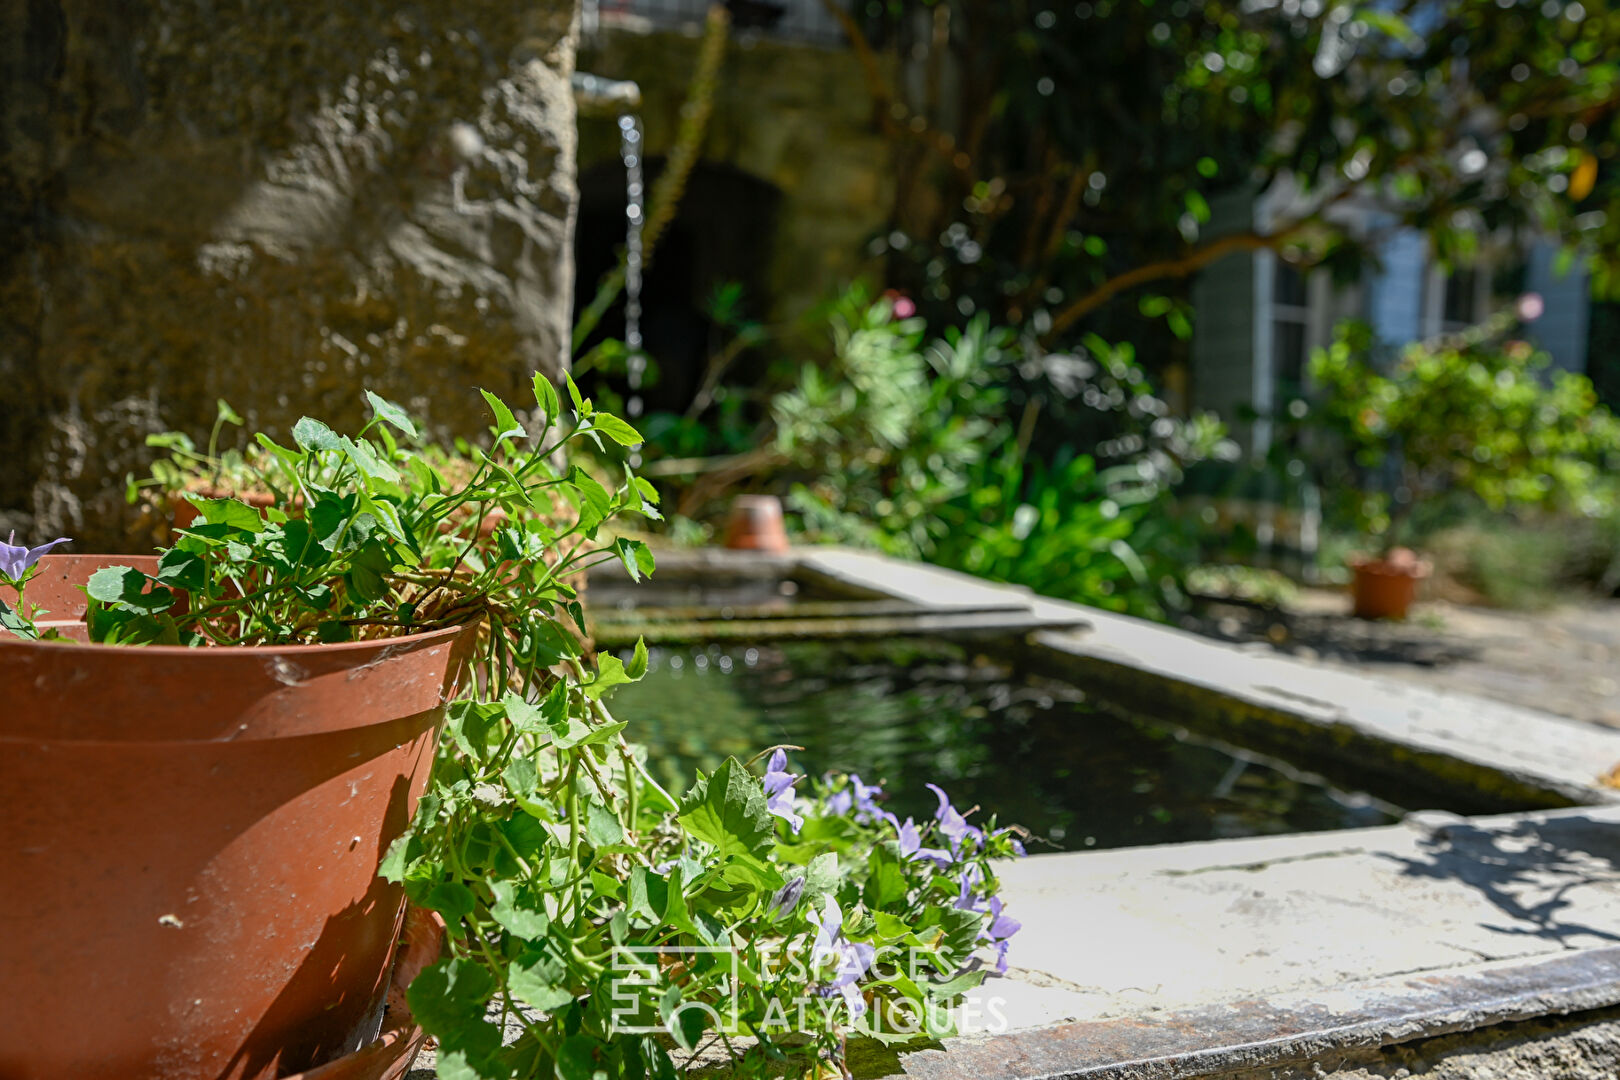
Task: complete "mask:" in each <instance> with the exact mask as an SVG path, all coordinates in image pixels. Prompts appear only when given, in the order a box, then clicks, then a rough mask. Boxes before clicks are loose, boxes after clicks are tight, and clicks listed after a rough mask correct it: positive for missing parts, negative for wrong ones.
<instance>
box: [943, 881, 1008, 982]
mask: <svg viewBox="0 0 1620 1080" xmlns="http://www.w3.org/2000/svg"><path fill="white" fill-rule="evenodd" d="M982 880H983V874H982V873H981V872H980V870H979V868H978V866H976V865H972V864H970V865H969V866H968V868H967V869H966V870H964V871H962V875H961V877H959V878H958V879H957V884H958V886H959V891H958V893H957V896H956V903H955V905H954V906H955V907H957V908H959V909H961V910H963V911H977V912H979V913H981V914H987V915H989V916H990V918H989V921H987V922H986V923H985V926H984V929H983V930H981V931H979V940H980V941H983V942H986V943H987V944H989V945H991V946H993V947H994V948H995V950H996V973H997V974H998V975H1005V974H1007V948H1008V945H1009V943H1010V939H1011V938H1012V936H1013V935H1014V934H1016V933H1018V931H1019V930H1021V929H1023V925H1024V924H1023V923H1021V922H1019V921H1018V920H1017V919H1015V918H1013V917H1012V916H1011V915H1004V914H1002V911H1001V906H1002V905H1001V897H999V896H992V897H990V899H989V900H988V901H985V900H981V899H979V897H978V896H977V895H975V894H976V892H977V890H978V886H979V884H980V882H981V881H982Z"/></svg>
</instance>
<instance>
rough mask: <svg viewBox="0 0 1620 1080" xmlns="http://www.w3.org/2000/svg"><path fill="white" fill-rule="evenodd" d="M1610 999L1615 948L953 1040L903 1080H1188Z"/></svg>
mask: <svg viewBox="0 0 1620 1080" xmlns="http://www.w3.org/2000/svg"><path fill="white" fill-rule="evenodd" d="M1614 1005H1620V947H1613V946H1611V947H1606V948H1596V949H1584V950H1580V951H1575V952H1569V953H1559V954H1555V955H1553V956H1552V957H1550V958H1543V959H1536V960H1509V961H1499V962H1496V963H1489V964H1479V965H1475V966H1470V967H1464V968H1456V969H1452V970H1449V971H1443V972H1438V973H1433V974H1426V975H1419V976H1395V977H1391V978H1386V979H1379V980H1376V981H1372V982H1367V983H1360V984H1354V985H1350V986H1346V987H1342V988H1337V989H1331V990H1313V991H1308V992H1299V993H1286V994H1277V995H1273V996H1270V997H1267V998H1259V999H1251V1000H1246V1001H1237V1002H1232V1003H1230V1004H1226V1005H1218V1006H1202V1007H1199V1008H1194V1009H1188V1010H1184V1011H1177V1012H1167V1013H1162V1014H1153V1013H1148V1014H1146V1015H1143V1016H1139V1017H1132V1018H1126V1019H1114V1020H1094V1021H1086V1022H1081V1023H1071V1024H1061V1025H1058V1026H1055V1027H1047V1028H1036V1029H1031V1030H1026V1031H1017V1032H1012V1033H1009V1034H1006V1035H996V1036H990V1037H987V1038H981V1039H961V1040H951V1041H950V1042H949V1043H948V1044H947V1046H948V1049H946V1050H921V1051H917V1052H914V1053H910V1054H905V1055H902V1056H901V1058H900V1063H901V1066H902V1068H903V1069H904V1076H905V1077H909V1078H912V1080H1191V1078H1194V1077H1207V1076H1218V1075H1222V1074H1226V1073H1231V1072H1237V1071H1241V1070H1245V1069H1258V1068H1268V1067H1273V1066H1281V1065H1286V1064H1290V1063H1299V1062H1309V1061H1311V1060H1313V1059H1317V1058H1322V1057H1324V1056H1330V1055H1334V1054H1342V1053H1345V1052H1348V1051H1365V1050H1372V1049H1377V1048H1379V1047H1383V1046H1390V1045H1394V1044H1397V1043H1405V1042H1410V1041H1412V1040H1414V1039H1425V1038H1432V1037H1434V1036H1439V1035H1449V1034H1454V1033H1457V1032H1465V1031H1473V1030H1477V1029H1480V1028H1487V1027H1492V1026H1495V1025H1498V1024H1506V1023H1512V1022H1515V1021H1521V1020H1531V1019H1535V1018H1538V1017H1545V1016H1557V1015H1563V1014H1567V1013H1574V1012H1582V1011H1586V1010H1591V1009H1602V1008H1607V1007H1610V1006H1614Z"/></svg>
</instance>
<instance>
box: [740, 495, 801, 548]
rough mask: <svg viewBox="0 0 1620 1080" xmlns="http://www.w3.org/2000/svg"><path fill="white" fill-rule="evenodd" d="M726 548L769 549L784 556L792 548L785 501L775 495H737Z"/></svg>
mask: <svg viewBox="0 0 1620 1080" xmlns="http://www.w3.org/2000/svg"><path fill="white" fill-rule="evenodd" d="M726 547H728V548H731V549H733V550H737V551H767V552H770V553H771V554H773V555H785V554H787V552H788V550H789V545H788V538H787V527H786V525H785V524H784V523H783V520H782V500H781V499H778V498H777V497H776V496H775V495H738V496H737V497H736V498H735V499H733V500H731V516H730V517H729V518H727V519H726Z"/></svg>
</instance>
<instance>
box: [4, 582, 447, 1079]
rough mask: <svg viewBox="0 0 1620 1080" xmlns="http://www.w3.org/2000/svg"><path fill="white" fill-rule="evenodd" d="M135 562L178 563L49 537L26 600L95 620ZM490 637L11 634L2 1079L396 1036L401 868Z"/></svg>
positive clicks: (153, 1067)
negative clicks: (451, 701) (445, 725)
mask: <svg viewBox="0 0 1620 1080" xmlns="http://www.w3.org/2000/svg"><path fill="white" fill-rule="evenodd" d="M109 565H123V566H134V567H136V568H137V569H140V570H143V571H144V572H147V573H153V572H155V571H156V559H155V558H153V557H151V556H146V557H143V558H132V557H116V556H100V557H95V556H46V557H45V558H44V559H42V560H40V563H39V567H40V568H39V572H38V575H37V576H36V577H35V579H34V580H33V581H32V582H30V583H29V586H28V589H27V592H26V594H25V595H26V598H27V599H28V600H29V601H30V602H32V603H37V604H39V605H40V606H42V607H46V608H49V609H50V610H51V616H50V621H51V624H52V625H54V626H56V627H57V628H58V629H59V630H60V631H61V632H62V633H63V634H64V635H65V636H68V637H77V638H78V640H79V641H82V640H83V627H82V624H81V625H77V626H75V625H74V622H75V620H77V619H79V618H82V615H83V612H84V608H85V597H84V593H83V592H82V591H81V590H80V589H79V588H78V586H82V585H83V584H84V583H85V582H86V581H87V580H88V579H89V576H90V574H91V573H93V572H94V571H95V570H96V569H98V568H100V567H102V566H109ZM471 647H472V641H471V635H468V634H463V632H462V630H461V628H458V627H452V628H449V629H445V630H438V631H433V632H429V633H424V634H415V635H411V636H408V637H398V638H386V639H379V640H375V641H355V642H343V643H339V644H333V645H288V646H264V647H241V648H195V649H193V648H184V647H180V646H167V645H143V646H111V645H89V644H79V643H76V642H72V641H69V642H30V641H22V640H20V639H16V638H10V637H4V636H0V687H4V694H5V697H6V701H5V706H4V707H3V708H0V791H4V792H5V793H6V803H5V806H6V810H5V815H4V825H3V826H0V866H4V867H5V871H4V872H3V873H0V926H4V927H5V928H6V939H5V944H4V946H3V947H0V954H3V955H4V958H5V959H4V962H3V963H0V1002H4V1003H5V1005H4V1008H0V1076H3V1077H6V1078H7V1080H45V1078H49V1080H55V1078H58V1077H74V1078H75V1080H270V1078H272V1077H277V1076H284V1075H285V1074H287V1073H289V1072H294V1073H295V1072H298V1071H299V1070H304V1069H310V1068H313V1067H315V1066H320V1065H324V1064H326V1063H329V1062H335V1061H336V1060H337V1059H339V1058H341V1057H343V1056H345V1055H354V1054H355V1053H356V1052H357V1051H360V1050H361V1049H362V1048H363V1047H365V1046H366V1045H367V1044H370V1043H374V1042H375V1040H376V1039H377V1038H378V1031H379V1024H380V1023H381V1022H382V1018H383V1006H384V1002H385V999H386V997H387V990H388V986H389V970H390V964H391V962H392V961H393V959H394V955H395V946H396V943H397V942H398V941H399V939H400V933H401V920H402V917H403V909H404V895H403V891H402V890H401V889H400V888H399V887H397V886H394V885H390V884H389V883H387V882H385V881H383V880H382V879H381V878H379V877H378V876H377V865H378V862H379V860H380V859H381V858H382V855H383V853H384V852H386V851H387V849H388V845H389V844H390V843H392V842H393V840H394V839H395V838H396V837H398V836H399V834H400V833H401V832H402V831H403V830H404V828H405V825H406V823H407V822H408V821H409V819H410V816H411V814H412V812H413V811H414V809H415V805H416V800H417V798H418V797H419V796H420V795H421V793H422V790H423V788H424V787H425V786H426V784H427V780H428V770H429V768H430V767H431V765H432V761H433V753H434V746H435V742H436V737H437V732H438V728H439V723H440V721H441V719H442V717H443V714H444V709H445V701H446V700H447V699H448V698H449V697H451V696H453V694H454V693H455V690H456V688H457V687H458V686H459V685H460V682H461V680H462V679H463V677H464V672H465V670H466V659H467V653H468V651H469V650H470V649H471ZM316 1075H317V1076H324V1075H325V1074H321V1073H317V1074H316ZM339 1075H350V1074H339ZM353 1075H361V1074H353ZM380 1075H386V1074H380Z"/></svg>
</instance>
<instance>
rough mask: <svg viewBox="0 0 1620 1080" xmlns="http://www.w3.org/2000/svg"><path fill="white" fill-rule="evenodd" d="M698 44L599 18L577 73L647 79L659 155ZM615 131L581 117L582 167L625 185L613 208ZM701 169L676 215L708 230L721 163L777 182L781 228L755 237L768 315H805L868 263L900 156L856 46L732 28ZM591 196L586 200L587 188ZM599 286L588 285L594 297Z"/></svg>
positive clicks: (645, 96)
mask: <svg viewBox="0 0 1620 1080" xmlns="http://www.w3.org/2000/svg"><path fill="white" fill-rule="evenodd" d="M697 50H698V40H697V38H695V37H693V36H692V35H690V34H684V33H681V32H678V31H671V30H650V29H648V28H646V27H645V26H642V27H640V28H638V27H636V26H634V25H632V24H630V23H628V22H625V23H621V24H618V25H611V24H607V23H604V25H603V27H602V29H601V30H599V31H598V32H597V33H596V34H595V35H594V36H592V37H591V38H589V39H587V40H585V41H582V42H581V44H580V70H582V71H589V72H591V73H592V74H595V75H601V76H605V77H607V78H613V79H632V80H634V81H635V82H637V83H638V84H639V85H640V87H641V98H642V107H641V109H640V110H639V111H640V113H641V117H642V123H643V125H644V128H645V135H646V148H647V154H648V156H649V158H651V159H657V158H658V157H659V156H661V155H663V154H665V153H667V152H668V150H669V148H670V146H671V144H672V143H673V141H674V139H675V133H676V129H677V127H678V125H679V123H680V115H681V107H682V105H683V104H684V103H685V100H686V88H687V82H688V81H689V80H690V79H691V77H692V69H693V67H694V66H695V64H696V61H697ZM618 139H619V135H618V129H617V127H616V125H615V124H614V122H613V120H612V119H611V118H588V119H585V120H582V121H581V124H580V175H581V176H587V175H590V174H591V172H592V168H593V166H599V167H601V175H602V176H604V177H608V176H611V177H612V178H613V179H614V181H615V183H616V185H617V186H616V187H615V188H614V189H613V190H612V192H611V195H610V201H612V202H613V203H614V204H615V205H617V204H618V203H619V202H620V201H621V199H620V195H621V194H622V192H623V182H622V180H619V179H618V175H619V165H618V159H619V158H618V155H619V142H618ZM699 168H700V170H702V169H709V170H714V172H713V173H711V174H710V176H709V177H708V178H706V177H705V175H704V173H703V172H701V171H700V172H699V173H698V174H696V175H695V176H694V178H693V181H692V183H691V184H690V185H688V191H687V198H686V199H685V200H683V202H682V206H681V213H682V214H685V215H688V216H689V218H690V217H692V216H694V215H695V217H696V218H697V219H699V220H694V221H693V225H694V227H695V228H696V229H698V230H699V231H700V232H701V233H702V234H703V235H705V236H708V237H713V236H716V234H718V233H723V232H724V231H725V225H726V223H725V221H724V220H723V218H724V213H725V206H724V197H725V194H724V191H723V190H722V191H718V192H717V193H716V197H715V198H712V199H709V198H706V195H705V190H704V189H705V185H706V184H710V183H713V184H716V185H719V184H720V183H721V182H723V181H724V176H723V171H724V170H728V169H729V170H736V171H737V172H740V173H743V174H745V175H746V176H747V177H751V178H753V179H754V180H756V181H764V182H766V183H768V184H770V185H771V186H773V187H774V188H775V189H777V190H778V191H779V192H780V195H781V198H780V201H779V203H778V204H777V207H776V211H775V224H774V229H772V230H771V233H770V234H769V235H756V236H750V237H747V238H746V241H747V242H748V243H751V244H753V245H756V246H757V247H758V248H760V249H762V250H761V254H763V255H765V266H764V267H763V269H764V274H763V277H764V280H765V286H764V287H765V289H766V291H768V293H769V297H770V300H771V310H770V312H769V314H770V317H771V318H772V320H773V321H783V320H787V319H790V318H792V317H794V316H796V315H798V314H801V313H802V312H804V311H805V310H806V309H808V308H810V307H811V306H813V305H815V304H818V303H821V302H822V301H825V300H826V299H827V298H828V297H829V296H830V295H831V294H832V293H833V292H834V291H835V290H837V289H840V288H842V287H843V286H845V285H847V284H848V283H849V282H850V281H851V280H852V279H854V278H855V277H857V276H859V275H860V274H861V273H862V272H863V271H865V270H867V269H870V268H871V267H870V264H869V263H868V262H867V261H865V260H863V257H862V254H861V252H862V250H863V248H864V246H865V244H866V242H867V241H868V240H870V239H871V238H872V236H873V235H874V234H875V233H876V232H878V231H879V230H881V229H882V228H883V227H884V223H885V220H886V215H887V213H888V207H889V205H890V203H891V200H892V190H893V175H892V168H891V155H890V148H889V146H888V144H887V143H886V142H885V141H884V139H883V138H882V137H881V136H880V135H879V134H878V133H877V132H876V130H875V129H874V126H873V124H872V103H871V97H870V96H869V95H868V93H867V90H866V82H865V78H864V75H863V73H862V69H861V66H860V63H859V62H858V61H857V60H856V58H855V55H854V53H853V52H851V51H850V50H849V49H848V48H844V47H838V48H825V47H821V46H816V45H807V44H798V43H794V42H790V41H780V40H774V39H770V38H762V37H758V36H750V35H747V34H738V35H736V36H734V38H733V40H732V41H731V42H730V43H729V44H728V45H727V48H726V56H725V61H724V63H723V65H722V67H721V72H720V78H719V88H718V90H717V92H716V95H715V101H714V112H713V114H712V117H711V119H710V122H709V128H708V131H707V134H706V137H705V140H704V143H703V151H702V156H701V161H700V163H699ZM605 186H606V184H605V182H604V187H605ZM584 195H585V198H586V200H587V201H589V200H590V199H591V197H592V192H591V191H589V190H587V191H586V192H585V193H584ZM710 217H713V218H715V220H713V221H710V220H707V219H708V218H710ZM699 255H700V257H708V258H711V259H712V258H713V254H712V253H711V254H710V255H708V256H704V254H703V253H701V252H700V253H699ZM703 269H704V268H703V267H699V268H698V273H697V275H696V276H697V277H702V276H704V275H703V273H702V270H703ZM722 269H723V268H722ZM594 286H595V283H594V282H590V281H584V282H581V283H580V287H581V289H582V290H584V291H585V293H586V294H587V295H588V294H589V292H590V291H591V290H592V289H593V288H594ZM703 299H704V298H703V297H700V296H698V297H693V298H692V301H693V303H694V304H698V303H701V302H702V300H703Z"/></svg>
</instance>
